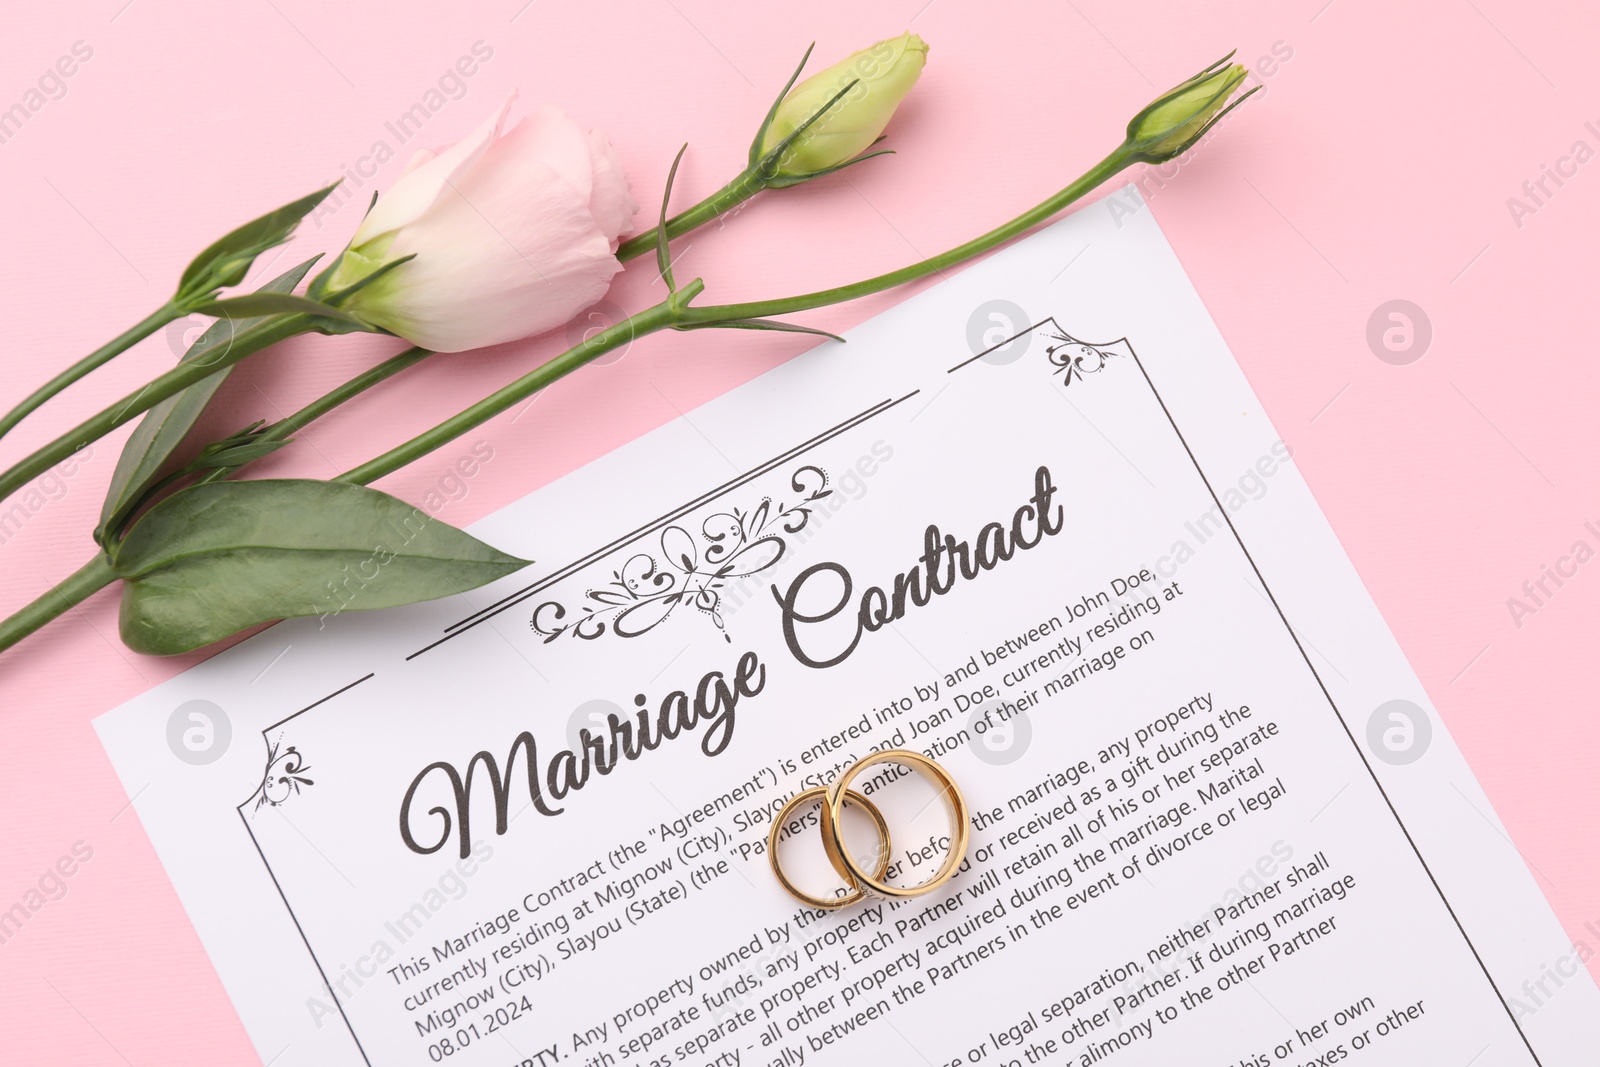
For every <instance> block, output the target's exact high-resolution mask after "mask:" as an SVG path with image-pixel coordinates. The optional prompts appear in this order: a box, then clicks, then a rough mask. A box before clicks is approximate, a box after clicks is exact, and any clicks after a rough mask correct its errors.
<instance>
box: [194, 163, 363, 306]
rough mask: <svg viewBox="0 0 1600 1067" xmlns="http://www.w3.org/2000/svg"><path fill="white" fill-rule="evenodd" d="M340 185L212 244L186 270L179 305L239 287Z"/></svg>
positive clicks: (254, 222) (245, 225) (320, 190)
mask: <svg viewBox="0 0 1600 1067" xmlns="http://www.w3.org/2000/svg"><path fill="white" fill-rule="evenodd" d="M338 184H339V183H338V182H334V183H333V185H330V186H328V187H327V188H326V189H318V190H317V191H316V192H314V193H312V194H310V195H309V196H302V197H301V198H300V199H299V200H296V201H294V202H293V203H290V204H285V205H284V206H283V207H280V208H278V209H277V210H276V211H269V212H267V213H266V214H265V215H262V216H261V217H260V218H258V219H252V220H251V221H249V222H247V223H245V224H244V225H243V226H240V227H239V228H238V229H236V230H234V231H233V232H232V233H229V234H227V235H225V236H223V237H221V238H218V239H217V240H216V241H214V242H212V244H211V246H210V247H208V248H207V249H206V250H205V251H204V252H201V253H200V254H199V255H198V256H195V257H194V260H193V261H192V262H191V263H190V264H189V266H188V267H187V268H185V269H184V272H183V277H182V278H180V279H179V281H178V295H177V301H178V303H180V304H186V303H188V302H190V301H193V300H199V299H205V298H206V297H207V296H209V295H210V294H211V293H214V292H216V291H217V290H218V289H221V288H224V287H226V286H229V285H238V284H239V283H240V282H241V281H243V280H244V276H245V274H246V273H248V272H249V270H250V265H251V264H252V263H254V262H255V259H256V257H257V256H259V255H260V254H261V253H263V252H265V251H266V250H267V249H269V248H275V247H277V246H278V245H281V244H283V242H285V241H287V240H288V239H289V236H290V235H291V234H293V233H294V231H295V227H297V226H299V225H300V220H301V219H303V218H305V217H306V216H307V215H308V214H310V213H311V210H312V209H313V208H315V207H316V206H317V205H318V204H320V203H322V201H323V200H325V199H327V196H328V194H329V193H331V192H333V190H334V189H335V188H336V187H337V186H338Z"/></svg>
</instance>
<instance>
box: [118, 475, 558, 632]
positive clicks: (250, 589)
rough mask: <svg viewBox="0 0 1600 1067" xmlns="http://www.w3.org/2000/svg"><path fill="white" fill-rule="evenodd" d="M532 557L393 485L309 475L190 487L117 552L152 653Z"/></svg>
mask: <svg viewBox="0 0 1600 1067" xmlns="http://www.w3.org/2000/svg"><path fill="white" fill-rule="evenodd" d="M527 564H528V561H527V560H522V559H518V558H517V557H516V556H511V555H507V554H506V553H504V552H501V551H499V550H498V549H495V548H493V547H491V546H489V545H486V544H484V543H483V542H482V541H479V540H478V539H477V538H475V537H473V536H471V535H470V534H467V533H464V532H463V531H461V530H458V529H456V528H455V527H453V526H451V525H449V524H448V523H445V522H441V521H439V520H438V519H433V518H430V517H429V516H427V515H426V514H424V513H423V512H422V511H421V510H420V509H418V508H416V507H413V506H412V505H410V504H408V503H406V502H405V501H403V500H399V499H396V498H395V497H392V496H390V495H388V494H387V493H382V492H379V491H378V490H376V489H369V488H367V487H366V486H362V485H351V484H348V483H345V482H323V481H315V480H308V479H263V480H260V481H244V482H215V483H212V484H210V485H196V486H191V487H190V488H187V489H181V490H179V491H178V492H176V493H174V494H173V495H172V496H170V497H167V498H166V499H165V500H162V501H161V502H160V503H158V504H156V505H155V506H154V507H152V508H151V509H150V510H149V511H148V512H146V513H145V514H144V515H143V516H142V517H141V518H140V519H139V521H138V522H136V523H134V525H133V528H132V529H131V530H129V531H128V536H127V538H126V539H125V540H124V541H123V542H122V544H121V545H120V546H119V547H118V548H117V549H116V550H115V552H114V554H113V558H112V561H111V565H112V569H113V570H114V571H115V572H116V574H117V575H118V577H121V578H124V579H126V584H125V585H124V586H123V591H122V615H121V629H122V640H123V641H124V642H125V643H126V644H127V646H128V647H129V648H131V649H133V650H135V651H137V652H146V653H152V654H155V655H175V654H177V653H179V652H189V651H192V650H193V649H196V648H200V647H202V646H204V645H208V644H210V643H212V642H213V641H219V640H221V639H222V638H224V637H227V636H229V635H230V634H234V633H238V632H239V631H240V630H244V629H248V628H249V627H251V626H255V625H257V624H258V623H263V622H269V621H271V620H273V619H286V618H291V617H295V616H302V615H320V616H324V617H331V616H333V615H337V614H339V613H341V612H343V611H365V610H368V609H371V608H387V607H395V606H397V605H400V604H411V603H415V602H416V601H419V600H433V599H435V598H438V597H442V596H449V595H451V594H452V593H459V592H464V591H465V590H468V589H475V588H477V587H478V586H480V585H484V584H486V583H488V582H492V581H494V580H495V579H497V578H502V577H504V576H505V575H507V574H511V573H513V572H514V571H517V570H520V569H521V568H523V567H525V566H527Z"/></svg>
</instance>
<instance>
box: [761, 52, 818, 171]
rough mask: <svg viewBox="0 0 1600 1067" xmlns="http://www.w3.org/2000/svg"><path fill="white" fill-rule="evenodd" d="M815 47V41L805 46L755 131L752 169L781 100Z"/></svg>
mask: <svg viewBox="0 0 1600 1067" xmlns="http://www.w3.org/2000/svg"><path fill="white" fill-rule="evenodd" d="M816 47H817V42H815V41H812V42H811V43H810V44H809V45H807V46H806V54H805V55H803V56H801V57H800V65H799V66H798V67H796V68H794V73H793V74H791V75H789V80H788V81H786V82H784V84H783V91H782V92H780V93H779V94H778V96H777V98H776V99H774V100H773V101H772V106H771V107H769V108H767V117H766V118H764V119H762V120H761V128H760V129H758V130H756V139H755V140H754V141H751V142H750V165H751V166H752V167H753V166H755V165H756V164H757V163H758V162H760V160H761V154H762V153H761V144H762V142H763V141H765V140H766V139H767V131H768V130H770V129H771V128H772V120H773V119H775V118H777V117H778V109H779V108H780V107H782V106H783V100H784V98H785V97H786V96H788V95H789V90H790V89H793V88H794V83H795V82H796V81H798V80H799V79H800V72H801V71H803V70H805V69H806V63H807V62H809V61H810V59H811V51H812V49H814V48H816Z"/></svg>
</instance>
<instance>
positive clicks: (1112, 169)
mask: <svg viewBox="0 0 1600 1067" xmlns="http://www.w3.org/2000/svg"><path fill="white" fill-rule="evenodd" d="M1132 162H1133V157H1132V155H1131V154H1130V153H1129V151H1128V147H1127V145H1125V144H1124V145H1120V146H1118V148H1117V150H1116V151H1114V152H1112V153H1111V154H1110V155H1108V156H1106V158H1105V159H1102V160H1101V161H1100V162H1099V163H1096V164H1095V165H1094V166H1093V167H1091V168H1089V170H1088V171H1087V172H1086V173H1084V175H1083V176H1082V177H1080V178H1079V179H1078V180H1077V181H1075V182H1073V183H1072V184H1071V185H1069V186H1067V187H1066V188H1065V189H1063V190H1061V192H1059V193H1057V194H1056V195H1055V196H1052V197H1050V199H1048V200H1046V201H1044V203H1042V204H1040V205H1038V206H1037V207H1035V208H1033V209H1032V210H1031V211H1027V212H1024V213H1023V214H1021V215H1018V216H1017V217H1016V218H1014V219H1012V220H1011V221H1010V222H1008V223H1006V224H1005V225H1003V226H998V227H996V228H995V229H992V230H990V231H989V232H988V233H986V234H984V235H983V236H981V237H977V238H974V239H973V240H971V241H968V242H966V243H965V244H961V245H957V246H956V247H955V248H952V249H950V250H949V251H948V252H944V253H942V254H940V255H937V256H934V257H933V258H931V259H925V260H923V261H922V262H920V263H913V264H912V265H910V266H908V267H902V268H900V269H899V270H895V271H890V272H889V273H887V274H880V275H878V276H877V277H876V278H868V279H867V280H866V281H862V282H856V283H855V284H853V285H841V286H838V287H836V288H833V289H823V290H820V291H818V292H815V293H806V294H804V295H802V296H793V297H786V298H782V299H778V300H761V301H756V302H753V303H747V304H724V305H720V306H709V307H704V308H696V307H690V306H689V301H690V300H691V299H692V298H693V297H694V296H695V295H696V294H698V293H699V292H700V290H701V288H703V286H702V285H701V283H700V282H699V281H698V279H697V280H696V281H694V282H691V283H689V285H687V286H685V287H684V288H683V289H682V290H680V291H678V292H677V293H674V294H673V295H671V296H669V297H668V298H667V299H666V300H665V301H663V302H662V303H660V304H657V305H655V306H654V307H651V308H647V309H645V310H644V311H641V312H640V313H639V314H637V315H635V316H633V317H632V318H629V319H624V320H623V321H621V322H619V323H617V324H616V325H615V326H612V327H611V328H610V329H608V330H605V331H603V332H601V333H598V334H595V335H594V336H593V337H592V338H590V339H589V340H587V341H585V342H583V343H582V344H580V345H578V346H577V347H575V348H571V349H568V350H567V351H566V352H563V353H562V354H561V355H559V356H556V357H555V358H554V359H552V360H550V361H549V362H547V363H544V364H541V365H540V366H539V367H538V368H537V369H535V370H533V371H531V372H529V373H528V374H525V375H523V376H522V377H521V378H518V379H517V380H516V381H514V382H512V383H511V384H510V385H507V386H505V387H504V388H503V389H500V390H499V391H498V392H495V393H492V394H490V395H489V396H487V397H485V398H484V399H483V400H480V401H479V402H478V403H476V404H474V405H472V406H471V407H469V408H467V409H466V410H465V411H463V412H461V413H460V414H458V415H455V416H453V417H451V418H449V419H446V420H445V421H444V422H441V423H439V424H438V425H437V426H435V427H434V428H433V429H431V430H428V431H426V432H425V433H422V434H418V435H417V436H416V437H413V438H412V439H411V440H409V441H406V442H404V443H403V444H400V445H396V446H395V447H394V448H391V449H390V450H389V451H387V452H385V453H384V454H383V455H381V456H377V457H375V458H373V459H371V460H369V461H368V462H366V463H363V464H362V465H361V466H359V467H356V468H355V469H354V470H350V471H346V472H345V473H344V474H341V475H340V476H339V477H338V478H337V479H336V480H337V481H343V482H355V483H357V484H359V485H366V484H368V483H370V482H373V481H376V480H377V479H379V478H382V477H384V476H385V475H387V474H392V473H393V472H395V471H397V470H399V469H400V468H401V467H403V466H405V465H406V464H408V463H411V462H412V461H414V460H417V459H419V458H421V457H422V456H425V455H427V454H428V453H429V452H432V451H433V450H434V449H436V448H439V447H441V446H442V445H445V444H448V443H449V442H450V441H453V440H455V439H456V438H457V437H460V436H461V435H462V434H464V433H467V432H469V431H471V430H473V429H475V428H477V427H478V426H481V425H482V424H483V423H485V422H487V421H488V420H489V419H491V418H493V417H494V416H496V415H498V414H500V413H501V412H503V411H506V410H508V409H509V408H511V407H513V406H514V405H516V404H518V403H520V402H521V401H523V400H525V399H527V398H528V397H530V396H532V395H533V394H534V393H537V392H538V391H539V390H541V389H543V388H544V387H545V386H547V385H549V384H550V383H552V382H554V381H556V380H557V379H559V378H561V377H563V376H565V375H567V374H570V373H572V372H573V371H575V370H577V369H578V368H579V367H581V366H583V365H584V364H585V363H588V362H589V361H590V360H592V359H594V358H596V357H597V356H600V355H603V354H604V353H606V352H609V351H611V350H612V349H613V348H617V347H620V346H621V345H624V344H627V343H628V342H630V341H633V340H634V339H636V338H639V337H643V336H645V335H646V334H651V333H655V332H656V331H657V330H663V329H666V328H667V327H669V326H670V327H675V328H680V329H682V328H688V329H694V328H705V327H711V326H720V325H724V324H726V323H730V322H737V321H740V320H747V319H755V318H765V317H767V316H770V315H784V314H788V313H790V312H793V311H805V310H807V309H809V308H816V307H822V306H823V305H826V304H837V303H841V302H843V301H846V300H854V299H856V298H858V297H862V296H867V295H869V294H871V293H878V292H882V291H883V290H885V289H892V288H893V287H895V286H897V285H903V284H905V283H906V282H910V281H915V280H917V279H918V278H924V277H926V276H928V275H929V274H933V273H936V272H938V271H941V270H944V269H945V268H946V267H951V266H955V265H956V264H957V263H961V262H963V261H965V260H968V259H971V258H972V257H974V256H978V255H982V254H983V253H984V252H987V251H989V250H990V249H992V248H995V247H997V246H999V245H1001V244H1004V243H1005V242H1007V241H1009V240H1011V239H1012V238H1013V237H1017V236H1019V235H1021V234H1023V233H1026V232H1027V231H1028V230H1031V229H1032V228H1033V227H1035V226H1037V225H1039V224H1040V223H1041V222H1044V221H1045V220H1046V219H1049V218H1050V217H1051V216H1052V215H1055V214H1056V213H1058V212H1059V211H1061V210H1062V209H1063V208H1065V207H1066V206H1067V205H1069V204H1071V203H1072V202H1074V201H1076V200H1079V199H1081V198H1082V197H1083V196H1084V195H1086V194H1087V193H1089V192H1091V191H1092V190H1094V189H1095V188H1097V187H1099V186H1100V185H1101V184H1102V183H1103V182H1105V181H1106V180H1107V179H1108V178H1110V177H1112V176H1113V175H1114V174H1116V173H1117V172H1118V171H1120V170H1122V169H1124V168H1125V167H1127V166H1128V165H1129V164H1130V163H1132ZM730 187H731V186H730Z"/></svg>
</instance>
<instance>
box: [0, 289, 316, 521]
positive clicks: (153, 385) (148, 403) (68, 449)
mask: <svg viewBox="0 0 1600 1067" xmlns="http://www.w3.org/2000/svg"><path fill="white" fill-rule="evenodd" d="M314 321H315V318H314V316H311V315H302V314H298V313H297V314H291V315H277V316H273V317H271V318H267V319H261V320H258V321H257V322H256V323H255V324H254V325H251V326H247V327H245V328H244V329H242V330H240V331H239V333H238V334H237V335H235V337H234V339H233V343H232V344H230V345H229V346H228V347H227V348H226V349H224V350H223V351H221V352H219V353H217V355H216V357H215V358H213V359H206V360H198V361H196V362H193V363H179V364H178V365H177V366H176V367H175V368H173V369H172V370H170V371H168V372H167V373H165V374H163V375H160V376H159V377H156V378H153V379H151V380H150V382H149V383H147V384H146V385H144V386H143V387H142V388H140V389H139V390H138V391H137V392H133V393H129V394H128V395H127V396H125V397H123V398H122V399H121V400H119V401H118V402H117V403H115V404H112V405H111V406H110V407H108V408H105V409H104V410H102V411H101V412H100V413H99V414H97V415H94V416H92V417H90V418H88V419H85V420H84V421H83V422H81V423H79V424H78V425H77V426H74V427H73V428H72V429H70V430H68V431H67V432H66V433H64V434H62V435H61V436H60V437H57V438H56V439H55V440H54V441H52V442H50V443H49V444H47V445H45V446H44V447H43V448H41V449H39V450H38V451H37V452H35V453H33V454H32V455H31V456H28V457H27V458H26V459H24V460H22V461H21V462H20V463H18V464H16V465H15V466H13V467H12V468H11V469H10V470H7V471H5V472H4V473H0V500H4V499H5V498H6V497H8V496H10V495H11V494H12V493H15V492H16V491H17V490H18V489H20V488H22V487H23V486H24V485H27V484H28V483H29V482H30V481H32V480H33V479H34V478H37V477H38V476H39V475H41V474H43V473H44V472H45V471H47V470H49V469H50V468H51V467H53V466H55V465H56V464H57V463H60V462H61V461H62V460H64V459H66V458H67V457H68V456H70V455H72V454H73V453H74V452H76V451H78V450H79V449H80V448H82V447H83V446H84V445H86V444H88V443H89V442H91V441H96V440H99V439H100V438H101V437H104V436H105V435H106V434H108V433H110V432H111V431H112V430H115V429H116V428H117V427H118V426H121V425H122V424H123V423H125V422H129V421H131V420H132V419H134V418H135V417H136V416H138V415H141V414H143V413H144V412H146V411H148V410H150V409H151V408H153V407H155V406H156V405H157V404H159V403H161V401H163V400H165V399H166V398H167V397H169V396H171V395H173V394H174V393H177V392H180V391H182V390H184V389H187V388H188V387H189V386H191V385H193V384H194V383H195V382H198V381H200V380H201V379H203V378H208V377H210V376H211V375H213V374H215V373H216V372H217V371H219V370H221V369H222V368H223V367H227V366H231V365H232V364H235V363H237V362H239V361H240V360H242V359H244V358H245V357H246V356H250V355H253V354H255V353H256V352H259V351H261V350H262V349H263V348H266V347H267V346H269V345H273V344H277V343H278V342H279V341H282V340H284V339H285V338H287V337H293V336H294V335H295V334H297V333H304V332H305V331H306V330H308V329H310V328H311V324H312V323H313V322H314Z"/></svg>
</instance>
